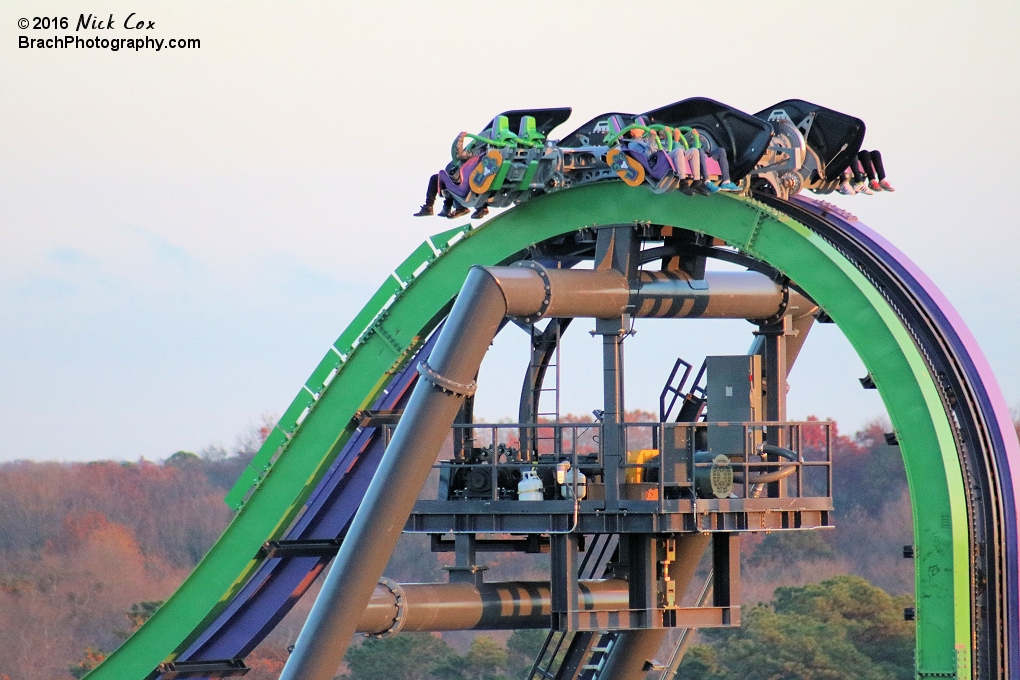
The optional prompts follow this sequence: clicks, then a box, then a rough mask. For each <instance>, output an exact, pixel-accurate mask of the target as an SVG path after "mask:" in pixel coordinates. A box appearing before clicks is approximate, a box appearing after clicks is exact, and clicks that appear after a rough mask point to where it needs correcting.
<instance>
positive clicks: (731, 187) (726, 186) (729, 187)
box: [719, 182, 740, 191]
mask: <svg viewBox="0 0 1020 680" xmlns="http://www.w3.org/2000/svg"><path fill="white" fill-rule="evenodd" d="M719 188H720V189H721V190H723V191H740V187H739V186H738V185H736V184H734V183H733V182H723V183H722V184H720V185H719Z"/></svg>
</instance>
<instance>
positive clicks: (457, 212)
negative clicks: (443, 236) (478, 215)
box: [446, 205, 471, 220]
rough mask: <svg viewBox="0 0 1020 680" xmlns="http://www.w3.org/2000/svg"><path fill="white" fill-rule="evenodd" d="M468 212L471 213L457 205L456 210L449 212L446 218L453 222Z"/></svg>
mask: <svg viewBox="0 0 1020 680" xmlns="http://www.w3.org/2000/svg"><path fill="white" fill-rule="evenodd" d="M469 212H471V211H470V210H468V209H467V208H465V207H464V206H462V205H458V206H457V207H456V208H454V209H453V210H451V211H450V212H449V213H448V214H447V215H446V216H447V217H449V218H450V219H451V220H455V219H457V218H458V217H461V216H462V215H467V214H468V213H469Z"/></svg>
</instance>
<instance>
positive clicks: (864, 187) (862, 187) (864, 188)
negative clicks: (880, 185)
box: [854, 182, 875, 196]
mask: <svg viewBox="0 0 1020 680" xmlns="http://www.w3.org/2000/svg"><path fill="white" fill-rule="evenodd" d="M854 190H855V191H856V192H857V193H859V194H867V195H868V196H870V195H871V194H873V193H875V192H874V191H872V190H871V188H870V187H869V186H868V183H867V182H861V183H860V184H855V185H854Z"/></svg>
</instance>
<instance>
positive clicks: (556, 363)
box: [528, 319, 563, 454]
mask: <svg viewBox="0 0 1020 680" xmlns="http://www.w3.org/2000/svg"><path fill="white" fill-rule="evenodd" d="M562 332H563V329H562V324H561V323H560V320H559V319H549V322H548V323H547V324H546V326H545V329H544V330H542V331H539V330H538V329H537V328H535V325H534V324H531V347H532V349H533V350H534V351H532V353H531V364H530V365H529V366H528V370H529V371H531V373H530V379H531V381H532V382H531V384H532V385H534V386H535V387H534V389H533V390H532V399H534V409H535V422H536V423H539V422H542V421H543V420H544V421H546V422H550V423H558V422H559V421H560V337H561V336H562ZM536 360H537V361H539V362H541V363H540V365H536V363H535V362H536ZM550 378H551V379H552V385H551V386H550V385H549V382H550ZM543 442H549V444H547V445H546V446H544V447H543ZM535 452H536V453H555V454H560V453H562V452H563V437H562V434H561V432H560V431H559V430H558V429H557V428H555V427H546V428H538V429H537V430H536V431H535Z"/></svg>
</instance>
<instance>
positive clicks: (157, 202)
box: [0, 0, 1020, 460]
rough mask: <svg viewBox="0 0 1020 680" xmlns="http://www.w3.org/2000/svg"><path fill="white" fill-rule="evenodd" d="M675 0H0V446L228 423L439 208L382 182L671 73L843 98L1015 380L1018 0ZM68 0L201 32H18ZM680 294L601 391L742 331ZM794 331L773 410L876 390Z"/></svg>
mask: <svg viewBox="0 0 1020 680" xmlns="http://www.w3.org/2000/svg"><path fill="white" fill-rule="evenodd" d="M704 5H705V3H696V4H686V3H677V2H667V3H638V4H636V3H588V2H586V3H548V2H542V3H514V4H511V5H508V4H506V3H491V4H490V3H477V2H474V3H466V2H465V3H445V4H442V5H441V6H439V7H437V6H435V5H433V4H432V3H386V4H383V3H357V4H355V3H341V2H333V3H309V2H296V3H295V2H289V3H251V2H246V3H240V2H234V3H216V4H212V3H197V2H175V3H144V5H143V6H139V5H138V4H137V3H122V2H108V1H104V0H101V1H100V2H99V3H98V4H97V3H83V2H57V1H53V2H50V1H43V2H39V1H35V2H17V1H11V0H7V1H5V2H4V3H2V4H0V460H10V459H16V458H33V459H94V458H111V457H112V458H127V459H136V458H138V457H140V456H144V457H147V458H150V459H156V458H164V457H166V456H167V455H169V454H171V453H173V452H174V451H176V450H178V449H191V450H198V449H201V448H202V447H204V446H207V445H209V444H213V443H221V444H224V445H228V446H229V444H230V443H231V442H232V441H233V439H234V437H235V436H236V435H237V434H238V433H240V432H242V431H243V430H245V429H246V428H247V427H248V426H249V425H250V424H252V423H254V422H256V421H257V420H258V419H259V418H260V416H261V414H264V413H269V414H273V413H280V412H282V411H283V409H285V408H286V406H287V405H288V403H289V402H290V399H291V398H292V396H293V395H294V394H295V393H296V392H297V390H298V389H299V387H300V386H301V384H302V383H303V381H304V379H305V378H306V377H307V374H308V373H309V372H310V371H311V369H312V368H313V367H314V366H315V364H316V363H317V361H318V359H319V358H320V357H321V356H322V354H323V353H324V352H325V350H326V348H327V347H328V346H329V345H330V344H331V343H332V341H333V340H334V339H335V338H336V337H337V336H338V335H339V333H340V332H341V331H342V330H343V328H344V326H345V325H346V323H347V322H348V321H349V320H350V319H351V317H352V316H353V315H354V314H355V313H356V312H357V310H358V309H359V308H360V307H361V305H362V304H363V303H364V302H365V301H366V300H367V298H368V296H369V294H370V293H371V292H372V291H373V290H374V289H375V287H376V286H378V284H379V283H380V282H381V281H382V280H383V279H384V278H385V277H386V276H387V274H388V273H389V272H390V271H392V269H393V267H395V266H396V265H397V264H398V263H399V262H400V261H401V260H402V259H403V258H404V257H405V256H406V255H407V254H408V253H409V252H410V251H411V250H412V249H413V248H414V247H415V246H416V245H417V244H418V243H419V242H420V241H421V240H422V239H423V238H424V237H425V236H427V235H428V234H431V233H434V232H438V231H441V230H443V229H445V228H448V227H449V226H450V224H449V223H447V222H444V221H442V220H439V219H438V218H434V219H426V220H423V219H414V218H412V217H411V213H412V212H413V211H414V210H416V209H417V207H418V205H419V204H420V203H421V194H422V190H423V187H424V183H425V181H426V179H427V178H428V175H429V174H430V173H431V172H433V171H434V169H435V168H437V167H439V166H441V165H442V164H443V163H444V162H445V157H446V156H447V154H448V149H449V142H450V139H451V138H452V137H453V135H455V134H456V133H457V132H458V131H459V130H461V129H475V128H480V127H481V126H482V125H483V124H484V123H485V122H486V121H487V120H488V119H489V118H490V117H491V116H492V115H493V114H495V113H497V112H498V111H501V110H504V109H510V108H522V107H527V106H560V105H571V106H573V107H574V111H575V113H574V117H573V122H574V123H580V122H583V121H584V120H587V119H588V118H590V117H592V116H594V115H596V114H598V113H601V112H603V111H611V110H625V111H626V110H629V111H640V110H647V109H650V108H653V107H655V106H658V105H661V104H664V103H668V102H671V101H675V100H678V99H683V98H685V97H690V96H698V95H701V96H708V97H712V98H715V99H718V100H721V101H724V102H726V103H729V104H731V105H733V106H737V107H740V108H743V109H745V110H747V111H752V112H753V111H756V110H758V109H760V108H764V107H766V106H768V105H770V104H772V103H774V102H777V101H779V100H782V99H786V98H790V97H798V98H803V99H808V100H811V101H815V102H818V103H820V104H824V105H826V106H829V107H831V108H835V109H838V110H842V111H846V112H848V113H851V114H854V115H857V116H859V117H861V118H863V119H864V120H865V121H866V122H867V124H868V136H867V145H868V146H869V147H873V148H880V149H882V151H883V153H884V155H885V157H886V161H887V166H888V168H889V171H890V178H891V179H892V181H893V183H894V184H895V185H896V187H897V189H898V191H897V192H896V193H895V194H893V195H879V196H875V197H863V196H861V197H851V198H847V199H838V200H839V202H840V203H841V204H843V205H844V206H846V207H848V208H849V209H851V210H852V211H853V212H855V213H856V214H857V215H859V216H860V217H861V219H862V220H863V221H865V222H866V223H868V224H869V225H871V226H872V227H874V228H876V229H878V230H879V231H880V232H881V233H883V234H884V235H886V236H887V237H888V238H889V239H890V240H892V241H893V242H894V243H895V244H897V245H898V246H899V247H900V248H901V249H902V250H904V251H905V252H906V253H907V254H909V255H910V256H911V257H913V258H914V259H915V261H916V262H918V264H919V265H920V266H921V267H922V268H923V269H925V271H926V272H927V273H928V274H929V275H930V276H931V277H932V279H933V280H934V281H935V282H936V283H937V284H938V285H939V286H941V287H942V288H943V290H944V291H945V293H946V294H947V296H948V297H949V299H950V300H952V302H953V303H954V304H955V305H956V306H957V308H958V309H959V311H960V313H961V314H962V316H963V317H964V319H965V320H966V321H967V322H968V323H969V324H970V326H971V329H972V330H973V332H974V334H975V335H976V336H977V338H978V340H979V342H980V343H981V345H982V346H983V348H984V350H985V352H986V354H987V356H988V358H989V360H990V362H991V364H992V367H993V369H994V370H995V371H996V373H997V374H998V376H999V378H1000V382H1001V385H1002V389H1003V391H1004V392H1005V394H1006V396H1007V399H1008V400H1009V402H1010V403H1011V404H1017V403H1020V368H1018V367H1017V362H1016V357H1015V351H1016V347H1017V339H1018V338H1020V303H1018V301H1017V298H1016V292H1017V290H1018V289H1020V273H1018V270H1020V267H1018V266H1017V264H1016V259H1017V252H1018V250H1020V248H1018V246H1020V236H1018V226H1020V225H1018V221H1020V220H1018V218H1017V216H1016V215H1017V213H1016V209H1015V207H1014V205H1013V196H1014V195H1015V192H1016V187H1017V186H1018V185H1020V170H1018V168H1020V135H1017V134H1016V123H1015V120H1014V119H1015V118H1016V115H1017V114H1016V110H1017V94H1016V85H1017V77H1016V73H1017V72H1020V48H1018V45H1017V41H1016V40H1015V34H1016V31H1017V29H1020V10H1018V6H1017V4H1016V3H1013V2H1010V3H1007V2H999V3H982V4H972V3H967V4H964V3H957V4H950V3H920V2H918V3H867V2H864V3H860V2H859V3H853V4H852V5H849V6H838V7H837V6H835V5H829V4H822V3H817V4H805V3H792V2H790V3H758V2H754V3H752V2H729V3H725V4H719V5H714V6H711V7H708V8H707V9H706V8H705V6H704ZM141 10H144V11H141ZM83 11H84V12H85V13H90V12H91V13H97V14H101V15H106V14H109V13H113V14H114V16H115V18H116V19H117V20H118V22H119V21H122V19H123V17H126V16H127V14H129V13H130V12H132V11H134V12H139V14H140V15H144V18H145V19H151V20H154V21H155V22H156V30H155V31H153V32H152V33H153V34H154V35H155V36H156V37H163V38H170V37H197V38H200V39H201V41H202V47H201V49H199V50H191V51H167V50H166V49H164V50H163V51H161V52H159V53H153V52H148V53H130V52H117V53H113V52H109V51H103V50H92V51H85V50H64V51H58V50H52V51H40V50H31V51H30V50H23V49H18V48H17V36H18V35H20V34H26V35H31V36H32V37H41V36H43V35H50V34H51V33H49V32H44V31H35V32H33V31H31V30H29V31H21V30H20V29H18V28H17V20H18V19H19V18H22V17H33V16H39V15H42V14H44V13H45V14H47V15H49V16H54V15H56V16H69V17H72V21H73V20H74V18H76V17H77V15H78V14H79V13H80V12H83ZM69 32H70V31H69ZM63 33H65V32H63V31H61V32H59V34H63ZM94 33H95V32H89V33H86V34H84V35H86V36H91V35H93V34H94ZM109 36H112V37H128V34H127V33H126V32H125V31H123V30H122V29H120V30H119V31H110V32H109ZM565 127H566V128H570V123H568V124H567V125H566V126H565ZM395 178H396V179H395ZM579 323H582V322H579ZM691 323H692V324H693V325H688V326H685V327H684V333H683V335H684V338H683V340H677V339H676V338H675V337H674V336H671V335H670V334H669V333H667V332H666V331H664V330H662V329H661V328H660V327H659V326H656V325H655V323H654V322H645V324H644V325H642V323H641V322H639V323H638V331H639V333H638V335H637V336H636V338H635V339H634V340H633V342H632V350H631V356H634V357H637V356H639V355H641V356H647V357H649V359H648V360H647V361H645V362H644V364H643V365H639V362H637V361H631V362H630V364H631V366H633V367H634V371H633V373H632V375H631V380H630V382H629V383H628V399H629V400H630V404H629V405H630V406H634V407H645V408H652V407H653V406H654V396H655V395H656V394H657V393H658V390H659V389H660V387H661V381H662V379H663V378H664V372H665V371H666V370H668V367H669V366H670V365H671V364H672V361H673V358H674V357H675V356H676V355H677V354H681V355H683V356H685V357H686V358H688V359H693V360H697V361H700V359H701V357H702V356H703V355H704V354H705V353H729V352H743V351H744V350H745V349H746V346H747V344H748V342H749V334H748V328H747V324H745V323H743V322H739V323H738V324H737V325H733V324H730V325H727V324H718V328H717V327H716V326H714V325H712V324H709V325H706V326H698V325H696V323H695V322H691ZM740 324H743V325H740ZM514 340H515V339H514V338H513V337H512V336H510V337H507V338H501V339H500V340H498V341H497V347H496V354H494V355H493V356H492V357H490V359H489V360H488V361H487V362H486V365H485V367H484V370H483V374H482V381H481V384H482V388H483V391H482V392H481V393H480V398H479V400H480V407H481V410H482V413H483V415H485V416H486V417H488V418H497V417H500V416H502V415H509V414H511V413H513V412H514V411H515V407H514V406H513V404H512V402H513V398H514V395H516V394H517V393H518V390H519V379H520V374H521V371H522V370H523V369H522V367H521V366H520V365H519V363H513V362H514V361H516V359H515V357H516V356H518V355H519V354H520V346H519V344H517V343H515V342H514ZM812 340H813V342H812V343H810V344H809V347H808V349H807V350H806V351H805V354H804V355H803V357H802V359H801V361H800V363H799V365H798V366H797V368H796V369H795V371H794V374H793V376H792V381H793V387H794V391H793V392H792V393H791V412H792V415H794V416H803V415H806V414H807V413H815V414H818V415H820V416H832V417H835V418H837V419H838V420H839V421H840V422H841V423H843V425H844V429H847V428H853V427H856V426H858V425H860V424H862V423H863V422H865V421H867V420H869V419H870V418H873V417H876V416H881V415H882V413H883V409H882V406H881V403H880V402H879V401H878V400H877V398H876V396H875V394H874V393H865V392H863V391H862V390H860V389H859V386H856V384H855V378H856V376H857V375H859V374H863V369H861V368H859V364H857V363H855V362H856V358H855V357H854V356H853V354H852V352H851V351H850V350H849V347H848V346H847V344H846V343H845V341H843V340H842V339H841V338H840V337H839V336H838V332H836V331H835V329H834V328H833V327H831V326H829V327H825V328H822V329H819V330H818V332H817V333H816V335H815V337H813V338H812ZM569 345H570V348H571V351H570V354H569V355H568V356H567V357H566V358H565V361H564V366H565V368H564V370H565V373H566V378H567V380H568V383H569V389H567V391H566V393H565V397H564V398H565V403H564V406H565V410H571V411H574V412H578V413H585V412H588V411H590V410H591V409H592V408H596V407H598V406H599V404H598V403H595V402H592V401H591V394H592V393H593V392H592V389H593V387H592V384H589V381H590V380H592V379H593V378H592V377H591V376H590V373H591V372H590V371H589V370H587V369H586V366H588V365H590V364H586V363H585V362H588V361H590V360H592V359H593V358H594V357H595V356H597V352H596V350H595V348H594V347H593V345H592V343H591V341H589V339H588V337H587V334H585V333H583V332H577V333H576V336H575V337H574V338H571V340H570V343H569ZM508 366H509V367H510V369H509V377H507V378H501V377H499V373H500V372H501V370H505V369H506V368H507V367H508ZM486 388H488V389H486ZM596 391H597V390H596Z"/></svg>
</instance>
